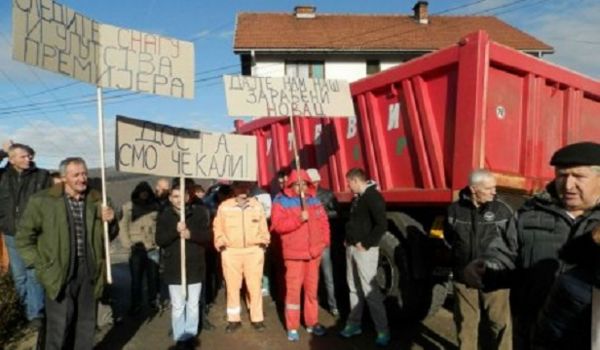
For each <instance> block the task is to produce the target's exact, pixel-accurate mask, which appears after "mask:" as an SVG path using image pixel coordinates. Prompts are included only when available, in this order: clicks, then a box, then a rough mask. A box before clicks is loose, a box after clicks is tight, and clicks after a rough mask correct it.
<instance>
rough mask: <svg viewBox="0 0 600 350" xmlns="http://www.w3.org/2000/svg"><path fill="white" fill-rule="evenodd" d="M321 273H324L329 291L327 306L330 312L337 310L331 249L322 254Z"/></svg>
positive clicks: (326, 287) (324, 280) (328, 248)
mask: <svg viewBox="0 0 600 350" xmlns="http://www.w3.org/2000/svg"><path fill="white" fill-rule="evenodd" d="M321 272H323V282H324V283H325V289H327V304H328V305H329V311H333V310H337V308H338V307H337V301H336V300H335V285H334V282H333V265H332V264H331V249H330V247H327V248H325V249H324V250H323V253H321Z"/></svg>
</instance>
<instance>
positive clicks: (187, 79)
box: [13, 0, 194, 98]
mask: <svg viewBox="0 0 600 350" xmlns="http://www.w3.org/2000/svg"><path fill="white" fill-rule="evenodd" d="M13 58H14V59H15V60H18V61H22V62H25V63H28V64H31V65H34V66H38V67H41V68H43V69H46V70H49V71H53V72H55V73H60V74H63V75H67V76H70V77H72V78H75V79H78V80H81V81H84V82H87V83H90V84H93V85H97V86H99V87H110V88H117V89H126V90H133V91H140V92H147V93H152V94H158V95H166V96H172V97H182V98H193V97H194V44H193V43H191V42H186V41H181V40H177V39H173V38H166V37H162V36H158V35H156V34H151V33H144V32H140V31H137V30H133V29H127V28H119V27H115V26H111V25H107V24H102V23H98V22H96V21H95V20H93V19H91V18H88V17H86V16H84V15H82V14H80V13H77V12H75V11H73V10H72V9H70V8H68V7H66V6H64V5H61V4H59V3H57V2H55V1H52V0H13Z"/></svg>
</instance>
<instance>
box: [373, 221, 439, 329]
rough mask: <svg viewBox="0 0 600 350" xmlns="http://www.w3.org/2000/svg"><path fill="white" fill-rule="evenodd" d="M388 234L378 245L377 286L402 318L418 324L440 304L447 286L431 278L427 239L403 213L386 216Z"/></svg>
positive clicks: (417, 224) (437, 279)
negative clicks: (387, 219)
mask: <svg viewBox="0 0 600 350" xmlns="http://www.w3.org/2000/svg"><path fill="white" fill-rule="evenodd" d="M388 218H392V220H391V221H392V222H393V227H392V232H394V233H391V232H386V234H385V235H384V236H383V237H382V239H381V242H380V244H379V247H380V258H379V270H378V274H377V282H378V285H379V286H380V288H381V289H382V291H383V292H384V293H385V295H386V296H387V297H393V298H395V299H396V300H397V303H398V306H399V307H400V309H401V311H402V317H404V318H406V319H410V320H422V319H423V318H425V317H427V316H430V315H433V314H434V313H435V312H437V311H438V310H439V309H440V308H441V307H442V306H443V304H444V302H445V300H446V296H447V294H448V285H447V284H448V283H447V280H445V279H444V278H440V277H439V276H436V277H434V276H433V275H432V270H431V266H430V264H429V263H430V261H429V259H430V256H429V254H431V252H430V248H431V247H430V245H429V238H428V237H427V235H426V234H425V232H424V231H423V228H422V226H421V225H420V224H419V223H418V222H417V221H415V220H414V219H413V218H411V217H409V216H408V215H406V214H404V213H388Z"/></svg>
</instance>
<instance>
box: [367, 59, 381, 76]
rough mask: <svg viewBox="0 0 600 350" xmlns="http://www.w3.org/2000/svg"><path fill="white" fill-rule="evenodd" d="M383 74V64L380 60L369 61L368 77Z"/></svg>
mask: <svg viewBox="0 0 600 350" xmlns="http://www.w3.org/2000/svg"><path fill="white" fill-rule="evenodd" d="M379 72H381V62H379V60H367V75H371V74H375V73H379Z"/></svg>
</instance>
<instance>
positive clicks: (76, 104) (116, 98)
mask: <svg viewBox="0 0 600 350" xmlns="http://www.w3.org/2000/svg"><path fill="white" fill-rule="evenodd" d="M228 73H232V74H239V71H232V72H228ZM221 78H222V75H216V76H212V77H208V78H204V79H197V80H196V82H207V81H211V80H215V79H219V80H220V79H221ZM208 86H213V84H209V85H203V84H198V85H196V88H199V87H208ZM114 91H116V92H120V93H119V94H115V95H112V96H107V97H104V99H103V100H104V104H105V105H109V104H115V103H121V102H126V101H133V100H138V99H142V98H154V97H158V96H159V95H153V94H143V93H140V92H124V91H123V90H114ZM128 97H131V98H129V99H127V100H123V99H124V98H128ZM95 103H96V100H95V99H91V98H90V99H89V100H82V101H73V102H70V103H65V104H64V105H65V106H67V107H69V108H71V109H81V108H88V107H90V106H91V105H93V104H95ZM55 107H56V106H47V108H50V109H49V110H46V113H54V112H59V111H60V110H61V109H60V108H59V109H51V108H55ZM36 110H39V107H35V108H29V109H21V110H19V111H4V112H0V116H1V117H0V120H2V119H9V118H12V117H14V116H22V113H24V112H31V111H36Z"/></svg>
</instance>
